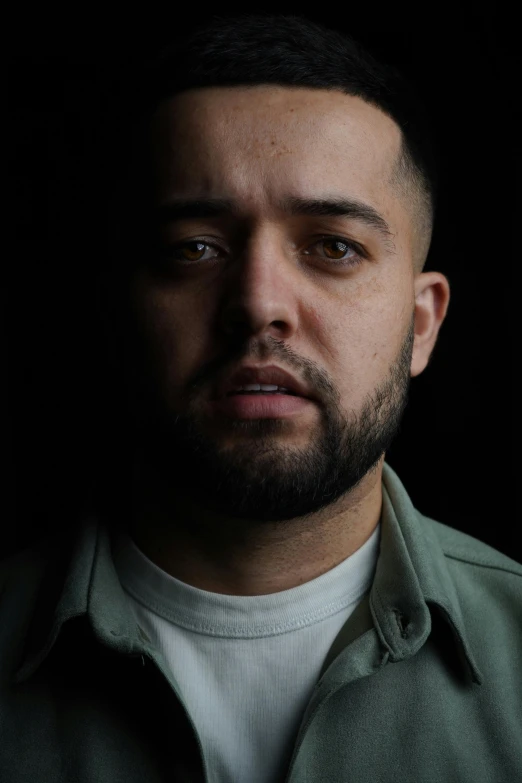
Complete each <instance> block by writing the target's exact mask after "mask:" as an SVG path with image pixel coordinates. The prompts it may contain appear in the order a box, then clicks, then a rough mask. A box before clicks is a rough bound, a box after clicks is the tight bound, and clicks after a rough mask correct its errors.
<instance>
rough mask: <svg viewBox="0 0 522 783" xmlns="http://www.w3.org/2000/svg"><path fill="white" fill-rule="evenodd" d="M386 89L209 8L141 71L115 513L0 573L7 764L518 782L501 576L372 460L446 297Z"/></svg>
mask: <svg viewBox="0 0 522 783" xmlns="http://www.w3.org/2000/svg"><path fill="white" fill-rule="evenodd" d="M405 96H406V93H404V92H403V91H401V88H400V83H399V82H398V80H397V79H396V77H395V76H393V77H392V76H390V75H389V74H388V72H387V70H386V69H385V68H383V67H382V66H380V65H378V64H377V63H375V62H374V60H373V59H372V58H371V57H370V55H368V54H367V53H365V52H363V51H362V50H361V48H360V47H358V46H357V45H356V44H355V43H354V42H353V41H351V40H350V39H349V38H347V37H343V36H340V35H339V34H337V33H334V32H332V31H330V30H326V29H323V28H321V27H318V26H317V25H314V24H312V23H311V22H308V21H306V20H303V19H298V18H294V17H289V18H285V17H274V18H271V17H264V18H263V17H255V16H254V17H244V18H238V19H235V20H228V21H227V20H214V21H213V22H212V23H210V24H209V25H207V26H206V27H204V28H202V29H201V30H199V31H198V33H195V34H193V35H192V36H191V37H189V38H188V39H187V40H185V41H184V42H182V43H180V42H178V43H177V44H176V46H174V47H171V48H169V49H167V50H166V51H165V52H164V53H163V54H162V56H160V57H159V58H158V59H157V60H156V61H155V62H154V63H153V65H152V66H151V67H150V68H149V69H148V70H147V71H146V72H145V74H144V76H143V78H142V80H141V82H140V84H135V83H134V82H133V83H132V84H131V86H130V89H129V91H128V94H127V99H126V100H123V101H122V107H123V109H122V111H121V113H120V115H119V117H120V122H119V124H118V123H117V122H115V124H114V128H116V129H117V133H116V135H115V142H116V143H115V144H113V145H112V146H110V150H111V154H114V155H117V156H118V160H117V161H114V160H113V161H109V162H112V163H113V164H114V171H113V174H114V183H113V184H114V189H113V200H112V202H111V203H112V209H111V212H110V218H111V221H112V228H113V236H112V246H111V252H110V254H109V255H110V259H111V269H110V270H109V269H108V270H107V275H108V276H110V275H112V287H111V286H110V285H109V284H108V287H107V290H108V291H109V292H112V293H110V296H109V297H108V302H109V304H110V305H111V306H112V305H113V306H114V307H115V309H114V311H113V313H112V322H113V323H112V327H111V329H112V331H111V334H112V338H111V339H112V343H111V345H112V348H111V350H113V351H114V355H115V356H117V355H118V354H119V355H120V356H122V357H123V365H122V366H123V367H124V369H125V373H126V375H125V378H126V385H127V389H128V392H129V431H130V432H131V443H132V454H131V464H132V474H131V475H130V476H129V487H128V492H129V497H130V502H128V503H126V504H125V503H124V500H123V499H122V504H121V513H120V514H119V515H117V516H116V515H112V516H111V515H109V514H106V513H105V514H104V513H102V512H101V510H100V514H99V515H98V516H95V517H94V518H90V517H89V518H88V519H85V521H84V522H83V524H82V526H81V528H80V529H79V530H78V531H77V533H75V535H74V536H73V539H72V546H71V547H65V546H64V547H63V548H61V547H57V548H53V549H51V548H50V547H49V548H48V549H47V550H45V551H44V550H36V549H34V550H27V551H24V552H23V553H20V554H18V555H17V556H16V557H14V558H10V559H9V560H8V561H6V562H4V564H3V566H2V585H3V593H4V594H3V598H2V600H1V603H0V612H1V622H0V627H1V629H2V631H1V632H2V634H3V638H2V642H1V647H0V649H1V650H2V669H1V670H2V683H3V691H2V693H3V695H2V710H1V714H2V735H1V736H2V748H1V755H0V778H1V779H2V780H6V781H11V782H12V783H21V782H22V781H41V783H48V781H49V783H50V781H64V782H65V781H67V782H69V781H81V782H82V783H83V782H84V781H85V782H86V783H87V782H89V783H90V782H91V781H97V783H100V782H101V781H107V782H108V781H111V783H112V782H113V781H120V780H121V781H126V783H134V781H145V780H146V781H147V783H160V781H216V783H217V782H218V781H219V782H221V781H234V783H239V782H241V783H243V782H244V783H254V782H255V783H257V781H259V783H261V782H266V783H271V782H272V781H289V782H290V783H301V782H303V783H304V781H307V782H312V781H314V782H315V781H317V782H318V783H319V781H321V783H322V782H323V781H348V780H350V781H353V783H360V782H362V781H365V782H366V781H375V780H379V781H401V782H404V781H411V782H412V783H413V781H415V783H424V782H426V781H430V782H432V781H433V782H435V781H450V780H451V781H453V780H454V781H457V780H458V781H469V783H471V781H473V783H477V782H478V781H484V783H486V781H488V782H489V781H512V780H515V779H518V778H520V776H521V775H522V745H521V743H520V736H522V733H521V732H522V699H521V695H522V689H521V685H522V680H521V677H520V669H519V661H520V656H521V655H522V634H521V630H522V578H521V577H522V566H520V565H519V564H518V563H516V562H515V561H513V560H511V559H510V558H508V557H506V556H504V555H503V554H501V553H500V552H497V551H496V550H494V549H493V548H491V547H489V546H487V545H486V544H484V543H481V542H480V541H478V540H477V539H474V538H472V537H470V536H467V535H465V534H463V533H460V532H458V531H456V530H452V529H451V528H449V527H447V526H445V525H444V524H441V523H439V522H436V521H434V520H432V519H429V518H427V517H425V516H423V515H422V514H420V513H419V512H418V511H416V510H415V508H414V507H413V505H412V503H411V501H410V499H409V497H408V494H407V492H406V489H405V488H404V487H403V485H402V483H401V481H400V479H399V477H398V476H397V475H396V473H395V472H394V471H393V470H392V469H391V467H390V466H389V465H387V464H386V462H385V454H386V450H387V449H388V448H389V446H390V444H391V443H392V441H393V439H394V437H395V436H396V434H397V431H398V428H399V425H400V421H401V418H402V415H403V412H404V409H405V407H406V404H407V395H408V388H409V383H410V378H413V377H416V376H417V375H419V374H420V373H422V372H423V371H424V370H425V368H426V366H427V364H428V362H429V360H430V357H431V355H432V352H433V350H434V347H435V344H436V341H437V336H438V333H439V330H440V328H441V326H442V323H443V321H444V318H445V316H446V312H447V309H448V303H449V298H450V291H449V284H448V281H447V279H446V277H445V276H444V275H442V274H441V273H439V272H424V271H423V269H424V265H425V261H426V256H427V253H428V250H429V246H430V239H431V233H432V229H433V220H434V206H435V195H436V181H435V176H434V171H433V168H432V165H431V161H430V157H429V155H428V154H427V152H426V149H427V148H426V145H425V144H424V143H423V132H422V129H421V127H420V125H419V124H418V122H419V123H420V120H418V119H413V118H412V117H413V115H412V114H411V113H408V112H412V111H414V107H413V106H408V103H407V101H406V99H405ZM125 129H126V133H127V135H126V136H125V135H123V133H124V131H125ZM119 134H122V135H119ZM126 139H130V142H129V143H126ZM118 293H119V295H120V300H121V304H122V306H121V307H119V308H117V307H116V301H117V300H116V298H115V299H114V300H113V299H112V298H111V297H112V295H113V294H114V296H115V297H116V296H117V294H118ZM428 417H429V412H427V426H429V419H428ZM423 443H424V441H421V442H420V443H419V448H422V445H423Z"/></svg>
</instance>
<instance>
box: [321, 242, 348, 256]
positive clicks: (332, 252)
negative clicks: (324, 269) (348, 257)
mask: <svg viewBox="0 0 522 783" xmlns="http://www.w3.org/2000/svg"><path fill="white" fill-rule="evenodd" d="M322 245H323V247H324V249H325V252H326V255H327V256H328V258H333V259H335V260H336V261H339V260H340V259H341V258H343V256H344V255H345V254H346V253H347V252H348V250H351V248H350V245H348V244H346V242H342V241H341V240H340V239H325V240H323V242H322Z"/></svg>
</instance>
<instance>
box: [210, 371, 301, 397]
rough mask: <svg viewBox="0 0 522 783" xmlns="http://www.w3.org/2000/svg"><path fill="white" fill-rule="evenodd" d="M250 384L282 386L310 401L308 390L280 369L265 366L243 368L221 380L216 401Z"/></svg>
mask: <svg viewBox="0 0 522 783" xmlns="http://www.w3.org/2000/svg"><path fill="white" fill-rule="evenodd" d="M250 383H259V384H272V385H275V386H284V387H285V389H288V391H289V392H290V393H291V394H293V395H295V396H297V397H306V398H308V399H312V397H311V394H310V390H309V389H308V387H307V386H306V385H305V384H304V383H302V382H301V381H300V380H298V379H297V378H294V376H293V375H290V373H288V372H287V371H286V370H283V368H282V367H277V366H276V365H266V366H263V367H260V366H258V367H254V366H252V365H251V366H243V367H240V368H238V369H237V370H236V371H235V372H233V373H231V374H229V375H227V376H226V377H225V378H223V379H222V380H221V382H220V383H219V384H218V387H217V399H221V398H223V397H226V396H227V395H228V394H230V392H233V391H236V390H237V389H238V387H239V386H245V385H247V384H250Z"/></svg>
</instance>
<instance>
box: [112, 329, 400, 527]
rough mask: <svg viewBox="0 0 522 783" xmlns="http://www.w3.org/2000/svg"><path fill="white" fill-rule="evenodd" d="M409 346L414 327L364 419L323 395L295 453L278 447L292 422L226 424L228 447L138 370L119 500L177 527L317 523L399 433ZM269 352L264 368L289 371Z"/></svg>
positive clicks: (277, 348)
mask: <svg viewBox="0 0 522 783" xmlns="http://www.w3.org/2000/svg"><path fill="white" fill-rule="evenodd" d="M413 341H414V318H412V320H411V322H410V325H409V329H408V332H407V334H406V337H405V338H404V340H403V343H402V345H401V347H400V350H399V352H398V355H397V356H396V358H395V360H394V362H393V363H392V365H391V367H390V369H389V372H388V376H387V377H386V379H385V380H384V381H383V382H381V383H380V384H379V386H378V387H377V388H376V389H374V390H373V392H372V393H370V394H369V395H368V396H367V398H366V399H365V401H364V404H363V405H362V407H361V408H360V410H359V411H352V412H351V415H350V417H347V415H346V414H345V413H344V412H343V411H342V410H341V407H340V405H339V398H338V396H336V395H335V393H333V394H332V393H331V394H330V395H327V396H328V400H325V402H324V404H322V405H321V408H320V410H321V416H320V417H318V419H317V421H316V422H315V423H314V425H313V428H314V430H310V433H309V435H310V437H309V442H308V443H307V445H306V446H299V447H298V446H296V445H295V444H293V443H292V444H290V443H288V442H285V440H286V439H285V437H284V435H285V432H288V427H289V424H290V426H291V427H292V428H294V427H295V426H296V424H295V421H296V420H295V419H294V420H293V421H292V422H288V421H285V420H284V419H248V420H246V419H229V420H227V423H226V426H227V428H228V432H230V431H232V432H233V443H230V442H228V445H227V447H225V446H224V444H223V443H222V442H220V441H222V436H221V438H220V435H219V427H218V429H217V430H216V422H214V423H213V424H212V423H211V422H210V421H208V420H205V417H204V415H202V414H201V413H198V412H197V410H196V406H192V407H191V406H190V405H189V408H188V411H187V412H186V413H174V412H172V411H169V406H168V405H166V404H165V402H164V401H162V400H161V399H160V398H159V395H158V392H157V389H158V385H157V384H156V385H154V383H153V381H152V378H153V376H154V373H153V372H150V370H147V371H144V369H143V367H141V368H140V371H139V373H138V375H139V377H140V378H141V381H139V383H138V385H140V384H141V386H140V392H139V394H136V388H137V387H136V386H135V387H134V388H133V389H132V390H131V399H132V400H134V401H133V402H131V408H133V410H134V413H133V416H132V419H133V422H132V425H131V433H132V435H131V452H132V474H133V482H132V484H133V486H132V490H131V492H130V493H127V492H126V493H125V494H126V495H127V497H128V498H129V500H130V501H131V508H130V509H129V511H130V513H131V515H132V510H133V509H134V510H135V509H136V508H138V507H139V508H142V507H150V508H159V509H162V515H164V514H165V510H168V509H170V510H171V511H170V512H169V516H171V514H172V509H174V510H176V509H177V510H178V511H179V512H180V513H179V517H178V518H179V519H180V521H181V519H182V518H183V513H182V512H181V509H183V508H184V507H190V506H191V505H192V507H194V506H195V507H196V508H198V509H200V510H201V512H209V513H210V514H211V516H214V515H220V516H222V517H223V518H224V519H234V520H238V521H240V520H243V521H245V520H248V521H249V523H250V524H251V525H255V524H256V523H258V524H262V523H270V522H273V523H282V522H285V521H290V520H292V519H296V518H297V517H300V518H306V517H309V516H311V515H314V514H317V512H320V511H321V510H322V509H325V508H326V507H328V506H330V505H331V504H333V503H335V502H336V501H337V500H339V499H340V498H341V497H343V496H345V495H347V494H348V493H353V491H354V490H355V488H356V487H357V486H358V485H359V484H360V483H361V481H362V480H363V479H364V477H365V476H366V475H367V474H369V473H370V472H371V471H373V470H375V469H376V468H377V466H378V464H379V462H380V460H381V457H382V456H383V454H384V453H385V452H386V451H387V449H388V448H389V447H390V445H391V443H392V441H393V440H394V439H395V437H396V435H397V434H398V432H399V430H400V424H401V420H402V417H403V413H404V410H405V408H406V405H407V402H408V393H409V384H410V377H411V375H410V367H411V359H412V352H413ZM267 349H268V350H269V351H270V354H269V358H270V359H274V361H277V359H278V356H280V357H281V359H282V360H283V362H282V363H283V364H284V363H285V359H286V364H287V366H288V355H289V354H288V351H287V349H285V348H284V347H282V346H281V344H280V343H278V342H277V341H275V340H272V339H271V340H270V345H268V344H267ZM134 356H136V353H134ZM263 358H264V359H267V358H268V355H265V354H264V355H263ZM293 364H295V362H293ZM138 375H136V376H135V377H138ZM144 379H146V380H144ZM135 383H136V381H135ZM315 388H318V385H317V384H316V385H315ZM334 391H335V390H334ZM137 400H139V402H137ZM136 411H138V413H137V414H136ZM222 426H223V425H221V433H222V432H223V429H222ZM227 440H228V441H230V439H229V438H227ZM301 440H302V439H301ZM192 513H193V512H192ZM176 515H177V514H176ZM202 516H204V513H202ZM196 518H197V514H196ZM127 519H128V517H127Z"/></svg>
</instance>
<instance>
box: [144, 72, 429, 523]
mask: <svg viewBox="0 0 522 783" xmlns="http://www.w3.org/2000/svg"><path fill="white" fill-rule="evenodd" d="M150 143H151V148H150V149H151V151H152V160H153V171H154V183H155V184H154V193H153V208H155V207H162V208H163V209H162V210H161V211H158V215H161V216H162V219H161V220H158V225H157V228H156V229H155V231H154V234H153V237H152V241H151V243H150V249H149V250H146V251H145V252H144V253H143V258H140V259H139V266H138V268H137V272H136V273H135V276H134V278H133V280H134V284H133V288H132V290H133V299H132V303H133V314H134V319H135V320H134V322H135V324H136V327H137V328H136V332H135V334H134V337H135V341H134V343H132V350H131V352H130V361H131V365H132V369H131V375H132V378H133V379H132V382H131V389H130V391H131V397H132V398H133V400H134V402H133V405H134V410H135V412H136V422H139V424H138V426H137V427H136V430H135V435H134V437H135V447H136V449H137V451H139V452H140V454H141V458H140V459H141V461H142V462H143V463H144V464H146V466H147V468H146V470H147V471H148V473H149V474H150V476H151V477H154V479H155V480H156V481H157V482H158V487H159V486H160V484H161V483H163V485H164V486H168V487H169V491H170V490H172V491H173V495H174V496H175V495H176V494H178V495H179V494H182V495H185V496H187V497H189V498H192V499H193V500H194V502H195V503H197V504H199V505H200V506H201V507H203V508H207V509H209V510H211V511H216V512H219V513H222V514H225V515H228V516H230V517H235V518H239V519H245V520H247V519H248V520H251V521H252V522H261V521H282V520H286V519H292V518H295V517H298V516H304V515H307V514H312V513H315V512H317V511H319V510H320V509H323V508H325V507H327V506H329V505H330V504H332V503H334V502H335V501H337V500H338V499H339V498H341V497H342V496H345V495H346V493H348V492H349V491H350V490H351V489H353V488H354V487H355V486H356V485H357V484H358V483H359V482H360V481H361V479H363V478H364V476H365V475H366V474H368V472H369V471H370V469H371V468H373V467H375V466H376V464H377V463H378V462H379V460H380V458H381V457H382V455H383V453H384V452H385V451H386V449H387V448H388V447H389V445H390V443H391V442H392V440H393V439H394V437H395V435H396V434H397V430H398V426H399V423H400V420H401V417H402V414H403V411H404V407H405V405H406V401H407V393H408V387H409V382H410V377H411V358H412V348H413V337H414V332H413V325H414V322H413V315H414V306H415V298H414V272H413V252H414V249H413V232H412V226H411V220H412V219H411V214H410V212H409V210H408V205H407V204H406V203H405V202H404V201H403V200H401V199H400V198H399V196H398V194H397V192H396V191H395V190H394V189H393V186H392V185H391V184H390V183H389V179H390V176H391V173H392V168H393V164H394V162H395V160H396V158H397V155H398V152H399V148H400V131H399V129H398V127H397V126H396V125H395V123H394V122H393V121H392V120H391V119H389V118H388V117H387V116H386V115H384V114H383V113H382V112H380V111H379V110H378V109H376V108H374V107H372V106H370V105H368V104H366V103H365V102H364V101H362V100H360V99H359V98H355V97H352V96H347V95H344V94H342V93H340V92H337V91H331V92H329V91H324V90H310V89H297V88H283V87H274V86H262V87H253V88H228V89H226V88H219V89H218V88H212V89H202V90H193V91H190V92H186V93H184V94H181V95H179V96H177V97H174V98H172V99H170V100H168V101H165V102H164V103H163V104H161V105H160V107H159V108H158V110H157V111H156V113H155V115H154V117H153V119H152V122H151V127H150ZM291 197H293V198H296V199H307V200H312V199H313V200H345V201H346V200H352V201H357V202H360V203H362V204H364V205H367V206H368V207H371V208H372V209H373V210H375V211H376V212H377V213H379V215H380V216H381V217H382V218H383V220H384V221H385V222H386V224H387V225H388V227H389V230H390V235H389V236H386V234H385V233H383V231H382V230H380V229H379V227H378V226H376V225H370V224H369V223H368V222H366V221H364V220H363V219H361V218H360V217H359V218H357V217H349V216H344V215H337V216H336V215H331V216H325V215H319V214H317V215H313V214H291V213H290V212H288V211H286V210H284V209H283V208H282V206H283V201H284V200H285V199H286V200H288V199H289V198H291ZM209 198H212V199H220V200H227V201H230V202H231V203H232V205H233V207H234V211H233V212H229V213H224V214H221V215H216V216H209V217H183V218H179V216H178V217H176V216H175V214H174V210H171V211H170V213H169V210H168V208H167V207H166V205H168V204H171V203H172V202H177V201H178V200H183V201H187V200H194V199H198V200H205V199H209ZM169 214H170V218H169ZM343 241H344V242H346V243H347V244H346V245H343V244H339V242H341V243H342V242H343ZM182 243H186V244H185V245H184V246H183V245H182ZM174 246H176V247H174ZM240 364H250V365H252V364H275V365H278V366H280V367H282V368H284V369H285V370H287V371H288V372H290V373H291V374H292V375H294V377H297V378H299V379H301V380H302V381H304V382H305V383H306V385H307V386H308V387H309V388H310V389H311V391H312V393H313V396H314V397H315V398H316V400H315V401H314V402H309V403H307V404H305V405H303V406H302V408H301V410H300V411H299V412H298V413H296V414H293V415H291V416H286V417H274V418H264V419H259V418H257V419H238V418H233V417H232V418H231V417H228V416H226V415H224V414H222V413H220V412H219V411H217V409H216V407H215V403H214V402H213V399H212V398H213V396H214V392H215V384H216V382H217V381H218V379H219V378H221V377H222V376H223V374H226V373H227V371H229V370H231V369H236V368H237V367H238V366H239V365H240Z"/></svg>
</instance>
